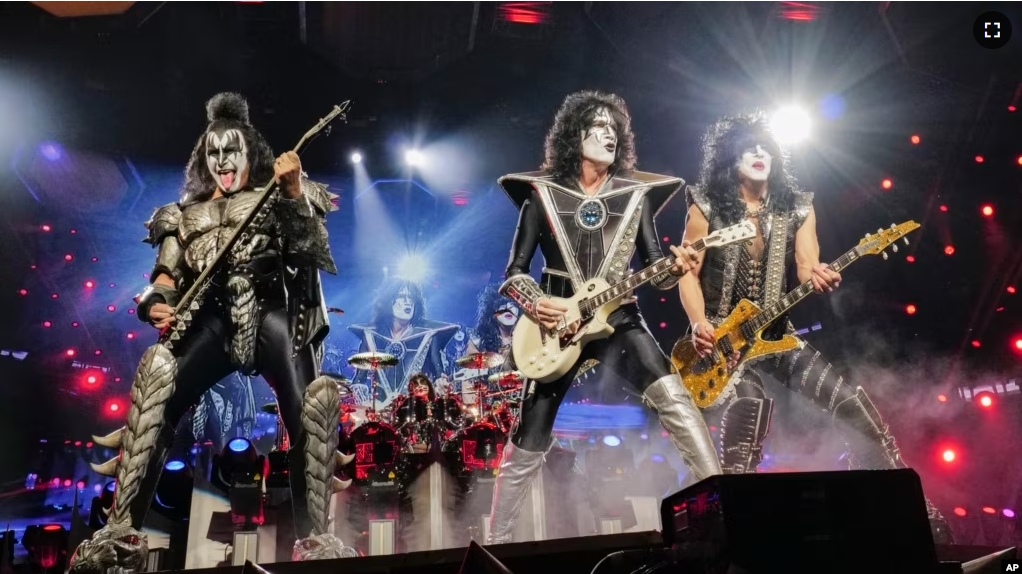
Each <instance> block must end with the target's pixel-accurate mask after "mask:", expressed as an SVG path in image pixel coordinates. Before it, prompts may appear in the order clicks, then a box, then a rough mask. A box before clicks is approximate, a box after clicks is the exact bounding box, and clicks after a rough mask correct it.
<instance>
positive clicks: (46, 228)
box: [39, 225, 51, 231]
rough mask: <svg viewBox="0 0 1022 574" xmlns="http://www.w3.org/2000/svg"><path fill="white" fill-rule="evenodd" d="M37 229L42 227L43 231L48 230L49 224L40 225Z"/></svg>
mask: <svg viewBox="0 0 1022 574" xmlns="http://www.w3.org/2000/svg"><path fill="white" fill-rule="evenodd" d="M39 229H42V230H43V231H49V230H50V229H51V228H50V226H49V225H42V226H41V227H40V228H39Z"/></svg>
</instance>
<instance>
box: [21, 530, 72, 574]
mask: <svg viewBox="0 0 1022 574" xmlns="http://www.w3.org/2000/svg"><path fill="white" fill-rule="evenodd" d="M68 537H69V536H68V531H67V530H66V529H65V528H64V526H63V525H61V524H46V525H42V526H39V525H35V524H33V525H32V526H29V527H28V528H26V529H25V535H24V536H22V537H21V545H22V546H24V547H25V550H28V561H29V562H30V563H31V564H32V566H34V567H35V569H37V570H40V569H41V570H49V569H51V568H53V569H56V570H57V571H58V572H63V571H64V569H65V567H66V565H67V547H68Z"/></svg>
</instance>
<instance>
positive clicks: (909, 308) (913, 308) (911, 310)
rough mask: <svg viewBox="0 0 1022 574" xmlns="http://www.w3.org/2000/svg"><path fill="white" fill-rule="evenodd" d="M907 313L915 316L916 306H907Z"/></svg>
mask: <svg viewBox="0 0 1022 574" xmlns="http://www.w3.org/2000/svg"><path fill="white" fill-rule="evenodd" d="M905 312H906V313H908V314H909V315H915V314H916V306H915V305H905Z"/></svg>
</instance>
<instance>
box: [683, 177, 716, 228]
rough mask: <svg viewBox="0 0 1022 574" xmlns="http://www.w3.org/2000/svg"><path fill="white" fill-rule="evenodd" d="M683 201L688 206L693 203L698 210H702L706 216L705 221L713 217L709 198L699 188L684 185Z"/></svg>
mask: <svg viewBox="0 0 1022 574" xmlns="http://www.w3.org/2000/svg"><path fill="white" fill-rule="evenodd" d="M685 202H686V204H687V205H688V206H689V207H692V205H693V204H695V205H696V206H697V207H698V208H699V211H702V212H703V216H704V217H706V220H707V221H709V220H710V218H711V217H713V213H712V211H713V210H712V209H711V208H710V198H709V197H708V196H707V195H706V192H705V191H703V190H702V189H701V188H698V187H694V186H691V185H689V186H687V187H685Z"/></svg>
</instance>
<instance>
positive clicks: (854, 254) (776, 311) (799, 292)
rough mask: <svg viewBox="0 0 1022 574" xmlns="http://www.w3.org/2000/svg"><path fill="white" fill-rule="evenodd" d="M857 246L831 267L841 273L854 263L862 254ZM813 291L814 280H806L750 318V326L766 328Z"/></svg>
mask: <svg viewBox="0 0 1022 574" xmlns="http://www.w3.org/2000/svg"><path fill="white" fill-rule="evenodd" d="M857 249H858V248H857V247H853V248H852V249H850V250H849V251H848V252H847V253H845V254H844V255H842V256H841V257H838V258H837V261H834V262H833V263H831V264H830V268H831V269H833V270H834V271H837V272H838V273H840V272H841V271H842V270H843V269H844V268H845V267H848V266H849V265H851V264H852V262H853V261H855V260H857V259H858V258H859V257H860V255H859V252H858V250H857ZM812 292H813V282H812V281H806V282H805V283H803V284H801V285H799V286H798V287H796V288H795V289H792V290H791V291H788V293H786V294H785V295H784V297H781V299H780V300H779V301H777V302H776V303H774V304H772V305H769V306H767V307H766V308H765V309H763V311H762V312H761V313H760V314H759V315H756V316H755V317H753V318H752V319H750V320H749V326H750V327H751V328H752V329H753V331H754V332H755V331H759V330H760V329H763V328H765V327H766V326H767V325H769V324H770V323H773V322H774V321H775V320H776V319H777V318H778V317H780V316H781V315H784V314H785V313H787V312H788V310H789V309H791V308H792V307H794V306H795V305H797V304H798V303H799V302H800V301H802V299H805V298H806V297H807V296H808V295H809V294H810V293H812Z"/></svg>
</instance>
